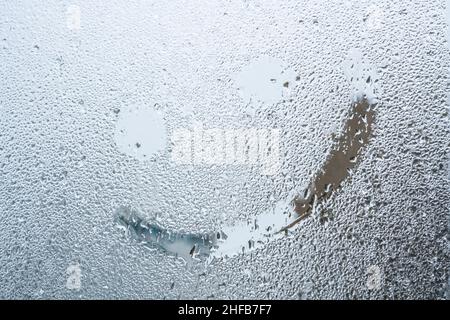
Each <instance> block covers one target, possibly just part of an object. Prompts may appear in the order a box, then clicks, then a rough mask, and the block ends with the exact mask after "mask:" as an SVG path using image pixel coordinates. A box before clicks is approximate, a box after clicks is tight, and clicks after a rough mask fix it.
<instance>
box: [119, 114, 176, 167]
mask: <svg viewBox="0 0 450 320" xmlns="http://www.w3.org/2000/svg"><path fill="white" fill-rule="evenodd" d="M166 136H167V134H166V127H165V123H164V119H163V115H162V114H161V113H160V112H159V111H157V110H155V109H154V108H152V107H149V106H132V107H129V108H126V109H125V110H123V111H121V112H120V113H119V119H118V121H117V124H116V131H115V135H114V140H115V142H116V145H117V147H118V149H119V150H120V151H121V152H123V153H125V154H128V155H130V156H132V157H134V158H136V159H138V160H141V161H145V160H150V158H151V156H152V155H154V154H155V153H157V152H158V151H161V150H163V149H164V148H165V146H166Z"/></svg>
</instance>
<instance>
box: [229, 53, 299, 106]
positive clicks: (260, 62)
mask: <svg viewBox="0 0 450 320" xmlns="http://www.w3.org/2000/svg"><path fill="white" fill-rule="evenodd" d="M295 79H296V74H295V71H294V70H292V69H289V68H288V67H287V65H286V64H285V63H284V62H283V61H282V60H280V59H277V58H273V57H269V56H263V57H260V58H258V59H256V60H254V61H252V62H251V63H250V64H249V65H247V66H245V67H244V68H243V69H242V70H241V71H240V72H239V73H238V74H237V76H236V78H235V82H236V85H237V87H238V89H239V91H240V93H241V96H242V98H243V99H244V100H245V101H251V100H256V101H259V102H262V103H267V104H272V103H277V102H280V101H281V100H282V99H284V98H286V97H287V96H289V94H290V91H291V89H292V87H293V86H294V85H295Z"/></svg>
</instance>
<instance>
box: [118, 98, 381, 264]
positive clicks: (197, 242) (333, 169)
mask: <svg viewBox="0 0 450 320" xmlns="http://www.w3.org/2000/svg"><path fill="white" fill-rule="evenodd" d="M374 106H375V104H371V103H369V101H368V100H367V99H366V98H365V97H364V98H362V99H360V100H359V101H357V102H353V103H352V105H351V108H350V111H349V116H348V118H347V120H346V122H345V124H344V128H343V131H342V132H341V135H340V136H339V137H338V138H334V142H333V147H332V148H331V151H330V153H329V154H328V156H327V158H326V160H325V163H324V164H323V165H322V166H321V168H320V169H319V170H318V171H317V172H316V174H315V175H314V176H313V178H312V180H311V181H310V183H309V184H308V187H307V188H306V189H305V191H304V193H303V195H298V196H296V197H295V198H294V199H293V200H291V204H292V205H293V207H294V212H295V217H293V218H292V221H291V222H290V223H288V224H287V225H286V226H284V227H282V228H281V229H279V230H278V231H275V232H274V234H278V233H281V232H287V230H288V229H290V228H292V227H293V226H295V225H296V224H297V223H299V222H300V221H302V220H303V219H305V218H306V217H308V216H310V214H311V212H312V210H313V208H314V207H315V206H316V205H318V204H319V203H321V202H323V201H325V200H327V199H329V198H330V197H331V195H332V194H334V193H336V192H337V191H339V189H340V188H341V184H342V183H343V182H344V181H345V180H346V178H347V177H348V176H349V175H350V174H351V172H352V170H353V169H354V168H355V167H356V165H357V163H358V162H359V160H360V158H361V155H362V152H363V149H364V147H365V146H366V145H367V144H368V143H369V140H370V137H371V136H372V130H373V123H374V120H375V114H374V110H373V107H374ZM115 217H116V220H117V222H118V223H119V225H121V226H122V227H123V228H125V229H126V231H127V233H128V234H129V235H130V236H131V237H132V238H134V239H135V240H137V241H138V242H140V243H142V244H144V245H148V246H151V247H154V246H156V247H159V248H162V249H163V250H164V251H166V252H168V253H171V254H175V255H176V256H178V257H182V258H183V259H185V260H186V261H190V260H192V259H195V260H200V258H205V257H209V256H210V255H211V253H213V252H214V251H215V250H217V248H218V247H219V246H220V243H221V242H223V241H226V240H227V235H226V234H225V233H224V232H222V231H220V232H210V233H208V234H193V233H180V232H174V231H170V230H167V229H164V228H162V227H161V226H159V225H158V224H156V223H153V222H150V221H146V220H145V219H143V218H141V217H140V215H139V213H138V212H137V211H134V210H132V209H130V208H128V207H119V208H118V209H117V210H116V215H115ZM249 242H250V240H249Z"/></svg>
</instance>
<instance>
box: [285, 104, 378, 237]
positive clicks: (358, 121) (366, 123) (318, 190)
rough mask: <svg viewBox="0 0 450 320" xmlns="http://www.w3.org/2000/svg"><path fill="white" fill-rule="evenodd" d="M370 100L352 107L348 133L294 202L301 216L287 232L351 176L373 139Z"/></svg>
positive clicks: (338, 139)
mask: <svg viewBox="0 0 450 320" xmlns="http://www.w3.org/2000/svg"><path fill="white" fill-rule="evenodd" d="M372 107H373V105H371V104H370V103H369V102H368V101H367V99H365V98H364V99H362V100H360V101H358V102H355V103H353V104H352V107H351V110H350V114H349V117H348V119H347V121H346V123H345V125H344V130H343V131H342V134H341V136H340V137H339V138H337V139H336V141H335V143H334V145H333V148H332V150H331V151H330V154H329V155H328V157H327V159H326V161H325V163H324V164H323V166H322V167H321V168H320V170H319V171H318V172H317V173H316V174H315V175H314V177H313V179H312V181H311V182H310V184H309V186H308V187H307V189H306V190H305V192H304V194H303V195H301V196H297V197H296V198H295V199H294V200H293V201H292V203H293V205H294V211H295V212H296V214H297V215H298V218H297V219H295V220H294V221H293V222H292V223H290V224H289V225H287V226H286V227H284V228H282V229H281V230H280V232H281V231H286V230H287V229H289V228H291V227H292V226H294V225H295V224H297V223H298V222H300V221H301V220H303V219H304V218H306V217H307V216H309V215H310V213H311V211H312V208H313V206H314V204H315V203H317V202H319V201H323V200H325V199H327V198H329V197H330V196H331V194H332V193H333V192H334V191H336V190H338V189H339V188H340V186H341V183H342V182H343V181H344V180H345V179H346V178H347V177H348V175H349V173H350V170H351V169H353V168H354V167H355V166H356V164H357V162H358V158H359V156H360V155H361V153H362V150H363V149H364V146H366V145H367V144H368V142H369V140H370V137H371V135H372V129H373V122H374V118H375V117H374V111H373V109H372Z"/></svg>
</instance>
